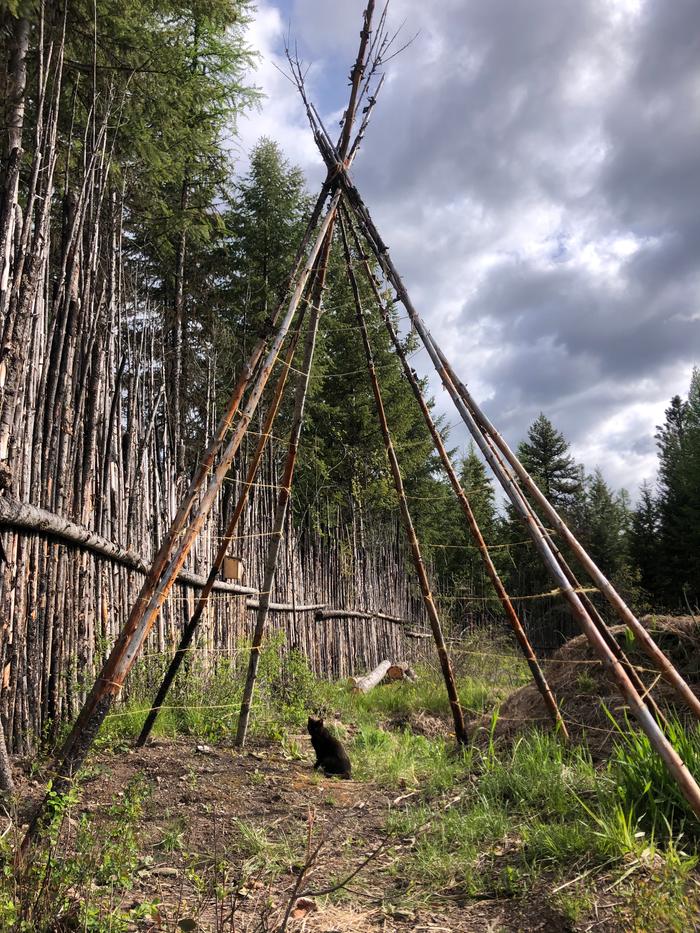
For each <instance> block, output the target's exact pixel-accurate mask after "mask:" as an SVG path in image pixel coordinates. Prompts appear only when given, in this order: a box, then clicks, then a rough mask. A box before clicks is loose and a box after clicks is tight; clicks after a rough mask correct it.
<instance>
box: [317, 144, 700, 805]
mask: <svg viewBox="0 0 700 933" xmlns="http://www.w3.org/2000/svg"><path fill="white" fill-rule="evenodd" d="M316 138H317V142H319V137H318V135H317V137H316ZM321 151H322V152H323V146H321ZM332 158H333V156H331V159H332ZM333 164H335V165H336V166H337V177H338V179H339V181H340V184H341V187H342V188H343V191H344V193H345V194H346V196H348V195H349V196H348V201H349V203H350V204H351V206H352V207H353V210H354V212H355V215H356V217H357V220H358V222H359V225H360V228H361V230H362V232H363V234H364V235H365V238H366V240H367V243H368V245H369V247H370V249H371V250H372V252H373V253H374V254H375V256H376V257H377V260H378V261H379V264H380V267H381V269H382V272H383V274H384V275H385V277H386V278H387V280H388V281H389V282H391V284H392V286H393V287H394V289H395V290H396V293H397V295H398V297H399V299H400V300H401V303H402V304H403V305H404V307H405V308H406V310H407V312H408V314H409V317H410V318H411V322H412V323H413V324H414V326H415V328H416V331H417V332H418V334H419V336H420V337H421V340H422V341H423V344H424V346H425V348H426V350H427V351H428V353H429V355H430V357H431V359H432V361H433V364H434V365H435V367H436V370H437V372H438V374H439V375H440V378H441V379H442V382H443V385H444V386H445V388H446V389H447V390H448V392H449V393H450V396H451V398H452V400H453V402H454V403H455V406H456V407H457V410H458V411H459V413H460V416H461V417H462V419H463V421H464V422H465V424H466V425H467V427H468V428H469V431H470V433H471V434H472V437H473V438H474V440H475V441H476V443H477V444H478V446H479V448H480V450H481V451H482V453H483V454H484V457H485V458H486V460H487V462H488V464H489V466H490V467H491V469H492V470H493V472H494V474H495V476H496V477H497V478H498V480H499V482H500V483H501V485H502V486H503V488H504V490H505V492H506V494H507V495H508V497H509V498H510V500H511V502H512V503H513V505H514V507H515V509H516V511H517V513H518V514H519V515H520V517H521V518H522V520H523V521H524V523H525V525H526V527H527V529H528V531H529V533H530V535H531V537H532V539H533V541H534V543H535V546H536V548H537V550H538V551H539V553H540V556H541V557H542V559H543V562H544V564H545V566H546V568H547V570H548V572H549V573H550V575H551V576H552V578H553V579H554V581H555V582H556V584H557V586H558V588H559V589H560V591H561V594H562V596H564V598H565V599H566V600H567V602H568V603H569V607H570V609H571V611H572V613H573V615H574V618H576V619H577V621H578V623H579V625H580V626H581V629H582V630H583V632H584V633H585V635H586V637H587V638H588V640H589V642H590V643H591V645H592V647H593V648H594V650H595V651H596V653H597V654H598V657H599V658H600V660H601V661H602V663H603V665H604V667H606V668H607V670H608V671H609V672H610V674H611V676H612V677H613V678H614V679H615V681H616V682H617V685H618V688H619V690H620V692H621V694H622V696H623V697H624V698H625V700H626V702H627V703H628V705H629V707H630V709H631V710H632V713H633V714H634V716H635V717H636V719H637V721H638V722H639V724H640V725H641V727H642V729H643V730H644V732H645V733H646V735H647V737H648V738H649V741H650V743H651V745H652V747H653V748H654V749H655V750H656V751H657V753H658V754H659V755H660V756H661V758H662V759H663V761H664V762H665V764H666V766H667V767H668V769H669V771H670V772H671V774H672V775H673V777H674V779H675V780H676V782H677V783H678V786H679V787H680V789H681V791H682V793H683V795H684V796H685V798H686V800H687V801H688V803H689V804H690V806H691V808H692V809H693V812H694V813H695V814H696V815H697V816H700V787H698V784H697V782H696V780H695V778H694V777H693V775H692V774H691V773H690V771H689V770H688V768H687V767H686V765H685V764H684V762H683V760H682V759H681V757H680V755H679V754H678V752H677V751H676V750H675V748H674V747H673V746H672V745H671V743H670V742H669V741H668V739H667V738H666V736H665V735H664V733H663V732H662V731H661V729H660V728H659V725H658V723H657V722H656V720H655V719H654V717H653V716H652V714H651V712H650V711H649V709H648V708H647V706H645V704H644V701H643V700H642V698H641V697H640V695H639V693H638V691H637V690H636V689H635V687H634V685H633V684H632V682H631V681H630V679H629V677H628V676H627V674H626V672H625V670H624V667H623V666H622V664H621V663H620V661H619V660H618V659H617V658H616V657H615V655H614V654H613V652H612V651H610V649H609V648H608V646H607V644H606V642H605V639H604V638H603V637H602V635H601V634H600V632H599V631H598V629H597V628H596V626H595V624H594V623H593V621H592V619H591V617H590V616H589V614H588V612H587V611H586V609H585V607H584V605H583V603H582V602H581V600H580V598H579V596H578V594H577V593H576V591H575V589H574V587H573V586H572V585H571V583H570V582H569V580H568V579H567V576H566V574H565V573H564V571H563V570H562V568H561V567H560V565H559V563H558V561H557V560H556V557H555V556H554V554H553V553H552V550H551V548H550V547H549V543H548V540H547V537H546V536H545V535H543V534H542V532H541V531H540V528H539V527H538V525H537V523H536V522H534V521H533V519H532V517H531V515H530V514H529V511H528V509H527V507H526V503H525V499H524V496H523V495H522V493H521V492H520V490H519V488H518V487H517V486H516V485H515V483H514V482H513V480H512V479H511V477H510V476H509V475H508V474H507V473H505V472H504V470H503V469H502V467H501V464H500V463H499V460H498V458H496V457H495V456H494V455H493V451H492V450H491V448H490V446H489V444H488V443H487V441H486V440H485V437H484V435H483V433H482V431H481V429H480V427H479V425H478V424H477V422H476V421H475V419H474V417H473V416H472V413H471V411H470V410H469V408H468V407H467V406H466V404H465V403H464V401H463V399H462V395H461V394H460V392H458V390H457V388H456V386H455V385H454V384H453V382H452V380H451V378H450V376H449V375H448V372H447V370H446V368H445V366H443V364H442V361H441V358H440V356H439V355H438V353H437V349H436V347H435V346H434V343H433V340H432V338H431V336H430V334H429V333H428V331H427V330H426V328H425V325H424V324H423V321H422V319H421V318H420V316H419V315H418V312H417V311H416V309H415V307H414V305H413V303H412V301H411V299H410V296H409V295H408V292H407V291H406V287H405V286H404V284H403V281H402V280H401V277H400V276H399V274H398V272H397V271H396V268H395V266H394V264H393V262H392V260H391V257H390V256H389V253H388V250H387V248H386V246H385V245H384V243H383V241H382V240H381V238H380V237H379V235H378V233H377V232H376V227H374V224H373V222H372V220H371V217H370V216H369V212H368V211H367V208H366V206H365V205H364V203H363V202H362V199H361V197H360V195H359V192H358V191H357V189H356V188H355V186H354V185H353V184H352V182H351V181H350V179H349V177H348V175H347V173H346V172H345V170H344V169H343V167H342V165H339V164H338V162H337V161H335V162H333ZM521 469H523V472H525V471H524V468H522V467H521ZM526 475H527V474H526ZM533 485H534V484H533ZM545 501H546V500H545ZM555 514H556V513H555ZM579 547H580V545H579ZM628 612H629V610H628ZM664 660H665V661H666V664H667V665H668V666H670V662H668V660H667V659H666V658H665V657H664ZM678 677H680V675H678ZM681 680H682V678H681ZM686 687H687V684H686ZM688 689H689V688H688Z"/></svg>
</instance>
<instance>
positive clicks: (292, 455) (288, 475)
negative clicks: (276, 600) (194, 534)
mask: <svg viewBox="0 0 700 933" xmlns="http://www.w3.org/2000/svg"><path fill="white" fill-rule="evenodd" d="M332 236H333V224H332V223H331V224H330V225H329V227H328V231H327V233H326V240H325V242H324V245H323V250H322V252H321V259H320V262H321V267H320V268H319V269H318V270H317V273H316V280H315V282H314V286H313V296H312V307H311V317H310V320H309V329H308V332H307V335H306V342H305V345H304V361H303V363H302V372H301V374H300V375H299V380H298V382H297V390H296V398H295V400H294V417H293V420H292V430H291V432H290V437H289V447H288V449H287V461H286V463H285V466H284V474H283V476H282V484H281V489H280V492H279V496H278V499H277V508H276V510H275V518H274V524H273V529H272V537H271V538H270V545H269V548H268V552H267V559H266V561H265V576H264V582H263V587H262V591H261V593H260V607H259V609H258V615H257V619H256V621H255V631H254V632H253V643H252V645H251V648H250V658H249V660H248V672H247V674H246V681H245V686H244V687H243V698H242V700H241V710H240V713H239V716H238V728H237V731H236V745H237V746H239V747H241V746H243V745H244V744H245V740H246V735H247V732H248V721H249V719H250V707H251V703H252V700H253V690H254V688H255V680H256V677H257V673H258V665H259V663H260V649H261V646H262V640H263V634H264V632H265V623H266V621H267V616H268V613H269V608H270V607H269V603H270V593H271V591H272V584H273V583H274V579H275V571H276V569H277V560H278V558H279V551H280V546H281V544H282V533H283V529H284V523H285V520H286V518H287V509H288V507H289V499H290V496H291V492H292V480H293V478H294V466H295V463H296V458H297V451H298V449H299V438H300V436H301V428H302V425H303V423H304V406H305V404H306V395H307V392H308V389H309V381H310V378H311V366H312V364H313V358H314V350H315V348H316V335H317V333H318V322H319V318H320V316H321V302H322V299H323V288H324V284H325V276H326V268H327V263H328V255H329V253H330V249H331V243H332Z"/></svg>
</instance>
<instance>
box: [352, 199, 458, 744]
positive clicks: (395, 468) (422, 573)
mask: <svg viewBox="0 0 700 933" xmlns="http://www.w3.org/2000/svg"><path fill="white" fill-rule="evenodd" d="M340 231H341V236H342V238H343V248H344V250H345V264H346V266H347V273H348V277H349V279H350V287H351V289H352V294H353V299H354V301H355V311H356V314H357V323H358V326H359V328H360V334H361V335H362V343H363V345H364V348H365V356H366V358H367V369H368V371H369V378H370V382H371V383H372V391H373V393H374V402H375V406H376V409H377V417H378V419H379V426H380V428H381V431H382V436H383V438H384V447H385V449H386V454H387V458H388V460H389V466H390V468H391V475H392V477H393V479H394V487H395V488H396V494H397V496H398V499H399V508H400V511H401V518H402V519H403V523H404V528H405V530H406V536H407V537H408V543H409V545H410V548H411V556H412V557H413V564H414V567H415V569H416V574H417V575H418V582H419V584H420V589H421V594H422V596H423V604H424V606H425V609H426V612H427V613H428V619H429V621H430V627H431V629H432V631H433V638H434V639H435V647H436V648H437V653H438V658H439V660H440V667H441V668H442V676H443V678H444V680H445V687H446V689H447V696H448V698H449V701H450V708H451V710H452V719H453V721H454V727H455V736H456V738H457V741H458V742H459V743H460V744H465V743H466V741H467V731H466V727H465V725H464V714H463V713H462V707H461V705H460V702H459V696H458V694H457V686H456V684H455V678H454V672H453V670H452V662H451V661H450V655H449V652H448V650H447V645H446V644H445V638H444V635H443V633H442V625H441V623H440V617H439V615H438V611H437V607H436V605H435V600H434V599H433V594H432V591H431V588H430V581H429V579H428V574H427V571H426V569H425V564H424V563H423V557H422V555H421V551H420V544H419V543H418V538H417V536H416V532H415V528H414V527H413V520H412V519H411V513H410V511H409V508H408V502H407V501H406V493H405V491H404V486H403V479H402V477H401V469H400V467H399V461H398V459H397V457H396V451H395V450H394V445H393V442H392V439H391V432H390V430H389V425H388V422H387V420H386V413H385V411H384V402H383V399H382V392H381V389H380V387H379V381H378V379H377V371H376V369H375V366H374V357H373V354H372V347H371V346H370V342H369V337H368V335H367V327H366V325H365V319H364V315H363V312H362V302H361V299H360V292H359V289H358V287H357V279H356V278H355V273H354V271H353V267H352V257H351V255H350V247H349V245H348V241H347V236H346V233H345V226H344V224H343V218H342V216H341V218H340Z"/></svg>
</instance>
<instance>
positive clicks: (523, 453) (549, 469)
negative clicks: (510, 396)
mask: <svg viewBox="0 0 700 933" xmlns="http://www.w3.org/2000/svg"><path fill="white" fill-rule="evenodd" d="M568 451H569V444H568V442H567V441H566V439H565V438H564V435H563V434H561V432H559V431H557V430H556V428H555V427H554V425H553V424H552V422H551V421H550V420H549V418H547V417H546V416H545V415H544V414H542V413H540V414H539V416H538V417H537V418H536V419H535V421H533V423H532V424H531V425H530V429H529V430H528V433H527V440H526V441H523V442H522V443H521V444H520V445H519V447H518V456H519V458H520V460H521V461H522V464H523V466H524V467H525V469H526V470H527V471H528V473H529V474H530V475H531V476H532V478H533V479H534V480H535V482H536V483H537V485H538V486H539V487H540V489H541V490H542V492H543V493H544V494H545V496H546V497H547V499H548V500H549V501H550V502H551V503H552V505H553V506H554V507H555V508H556V509H559V508H566V507H567V506H571V505H572V504H573V502H574V501H575V499H576V497H577V496H578V495H579V494H580V493H581V489H582V481H581V471H580V469H579V467H577V465H576V463H575V461H574V459H573V457H572V456H571V455H570V454H569V453H568Z"/></svg>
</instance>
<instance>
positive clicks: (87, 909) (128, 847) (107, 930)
mask: <svg viewBox="0 0 700 933" xmlns="http://www.w3.org/2000/svg"><path fill="white" fill-rule="evenodd" d="M148 793H149V788H148V786H147V785H146V784H145V782H144V780H143V778H142V777H140V776H138V777H137V778H136V779H134V780H133V781H132V782H131V783H130V784H129V785H128V786H127V788H126V789H125V791H124V795H123V797H122V798H121V799H120V800H119V801H117V802H115V803H113V804H112V805H111V806H110V807H109V808H108V809H107V811H106V813H105V814H104V817H106V819H104V818H103V819H99V821H95V820H93V819H92V818H90V817H88V816H86V815H83V817H82V818H81V819H80V821H79V823H78V824H77V827H76V828H75V829H74V830H73V829H71V826H70V824H71V812H72V811H73V809H74V808H75V806H76V804H77V797H78V794H77V791H75V790H74V791H71V793H70V794H68V795H63V796H59V795H56V794H54V795H53V796H52V797H50V804H51V806H50V809H49V813H50V824H49V831H48V832H47V834H46V837H45V842H44V843H43V845H42V846H41V847H40V849H39V850H38V851H36V852H35V853H34V858H33V860H32V861H31V863H30V865H29V866H28V867H27V869H26V870H25V872H24V873H23V874H22V875H21V876H20V875H16V874H15V873H14V872H13V870H12V864H13V856H12V851H11V845H10V842H9V840H8V838H7V837H3V839H2V840H0V859H1V861H2V865H3V869H2V874H1V875H0V929H2V930H13V931H18V933H20V931H26V933H29V931H35V933H52V931H54V930H59V929H60V930H63V929H66V930H67V929H79V930H85V931H90V933H119V931H127V930H129V929H133V924H134V923H135V922H136V921H139V920H149V919H151V918H154V917H155V916H156V915H157V906H156V904H155V903H143V904H140V905H138V906H136V907H132V908H124V906H123V904H122V902H121V895H123V893H124V892H125V891H127V890H128V888H129V886H130V885H131V883H132V881H133V876H134V872H135V870H136V868H137V865H138V845H137V828H138V823H139V820H140V818H141V813H142V803H143V800H144V799H145V797H146V795H147V794H148ZM66 834H68V836H69V837H70V836H72V837H73V838H72V839H67V838H66Z"/></svg>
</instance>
